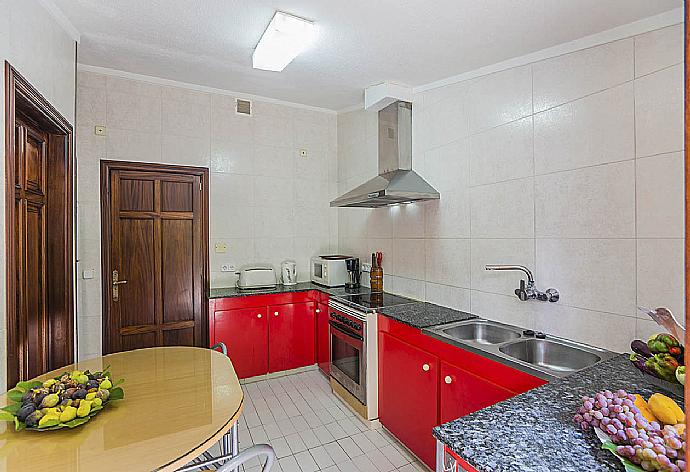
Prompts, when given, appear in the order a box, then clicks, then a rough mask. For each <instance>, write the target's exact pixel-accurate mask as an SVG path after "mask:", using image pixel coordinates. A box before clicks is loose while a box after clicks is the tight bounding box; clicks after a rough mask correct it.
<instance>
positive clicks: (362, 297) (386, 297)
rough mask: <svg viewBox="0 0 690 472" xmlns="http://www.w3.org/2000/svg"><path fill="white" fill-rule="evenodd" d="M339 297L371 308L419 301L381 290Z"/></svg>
mask: <svg viewBox="0 0 690 472" xmlns="http://www.w3.org/2000/svg"><path fill="white" fill-rule="evenodd" d="M338 298H340V299H342V300H346V301H348V302H350V303H352V304H355V305H359V306H362V307H364V308H369V309H372V308H374V309H375V308H383V307H385V306H393V305H404V304H406V303H417V300H413V299H411V298H406V297H400V296H398V295H391V294H390V293H379V292H372V293H361V294H357V295H348V296H342V297H338Z"/></svg>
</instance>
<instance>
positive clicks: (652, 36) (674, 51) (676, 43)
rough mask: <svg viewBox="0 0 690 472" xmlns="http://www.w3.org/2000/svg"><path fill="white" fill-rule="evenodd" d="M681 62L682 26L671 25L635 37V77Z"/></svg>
mask: <svg viewBox="0 0 690 472" xmlns="http://www.w3.org/2000/svg"><path fill="white" fill-rule="evenodd" d="M682 62H683V25H682V24H678V25H673V26H668V27H666V28H662V29H659V30H655V31H650V32H649V33H646V34H641V35H639V36H637V37H635V76H636V77H641V76H643V75H647V74H650V73H652V72H656V71H658V70H661V69H664V68H666V67H670V66H674V65H676V64H680V63H682Z"/></svg>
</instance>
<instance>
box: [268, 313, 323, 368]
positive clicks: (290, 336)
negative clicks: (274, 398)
mask: <svg viewBox="0 0 690 472" xmlns="http://www.w3.org/2000/svg"><path fill="white" fill-rule="evenodd" d="M314 311H315V309H314V302H307V303H290V304H286V305H272V306H269V307H268V319H269V321H268V339H269V345H268V371H269V372H280V371H282V370H288V369H296V368H297V367H304V366H308V365H312V364H314V363H315V362H316V322H315V319H314V314H315V313H314Z"/></svg>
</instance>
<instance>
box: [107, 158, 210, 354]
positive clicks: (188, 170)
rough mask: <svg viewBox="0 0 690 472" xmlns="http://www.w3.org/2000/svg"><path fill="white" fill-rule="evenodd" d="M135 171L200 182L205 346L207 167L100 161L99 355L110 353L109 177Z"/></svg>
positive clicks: (110, 238)
mask: <svg viewBox="0 0 690 472" xmlns="http://www.w3.org/2000/svg"><path fill="white" fill-rule="evenodd" d="M116 170H117V171H135V172H136V171H139V172H168V173H173V174H175V173H178V174H185V175H195V176H198V177H199V178H200V179H201V245H202V247H201V250H202V253H203V254H204V266H203V269H202V273H201V277H202V293H203V299H202V300H201V310H202V326H201V330H202V335H203V337H204V339H205V340H206V343H207V344H208V340H209V329H208V283H209V253H208V247H209V242H208V238H209V222H208V214H209V200H208V199H209V191H208V187H209V170H208V168H207V167H193V166H178V165H171V164H157V163H150V162H130V161H113V160H105V159H104V160H101V297H102V310H103V317H102V319H103V321H102V326H101V332H102V336H103V343H102V344H103V346H102V352H103V354H107V353H110V352H111V347H112V346H110V338H109V337H108V336H107V327H108V326H109V325H110V321H111V320H110V281H111V279H110V276H109V274H110V273H111V271H112V268H111V265H110V249H111V241H112V234H111V230H112V227H111V225H110V222H111V217H112V214H111V208H110V175H111V173H112V172H113V171H116Z"/></svg>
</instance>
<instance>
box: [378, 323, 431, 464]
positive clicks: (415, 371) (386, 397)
mask: <svg viewBox="0 0 690 472" xmlns="http://www.w3.org/2000/svg"><path fill="white" fill-rule="evenodd" d="M438 380H439V361H438V358H437V357H435V356H433V355H431V354H429V353H428V352H426V351H423V350H421V349H418V348H416V347H414V346H412V345H410V344H407V343H406V342H404V341H401V340H399V339H398V338H395V337H393V336H391V335H389V334H387V333H380V334H379V419H380V421H381V424H383V425H384V426H385V427H386V428H387V429H388V430H389V431H390V432H391V433H393V434H394V435H395V436H396V437H397V438H398V439H399V440H400V441H402V442H403V444H405V445H406V446H407V447H408V448H410V450H411V451H412V452H414V453H415V454H416V455H417V456H418V457H419V458H420V459H422V460H423V461H424V462H425V463H426V464H427V465H428V466H429V467H431V468H432V469H434V468H435V462H436V460H435V457H436V456H435V453H436V441H435V439H434V437H433V436H432V435H431V430H432V429H433V427H434V426H436V425H438Z"/></svg>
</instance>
